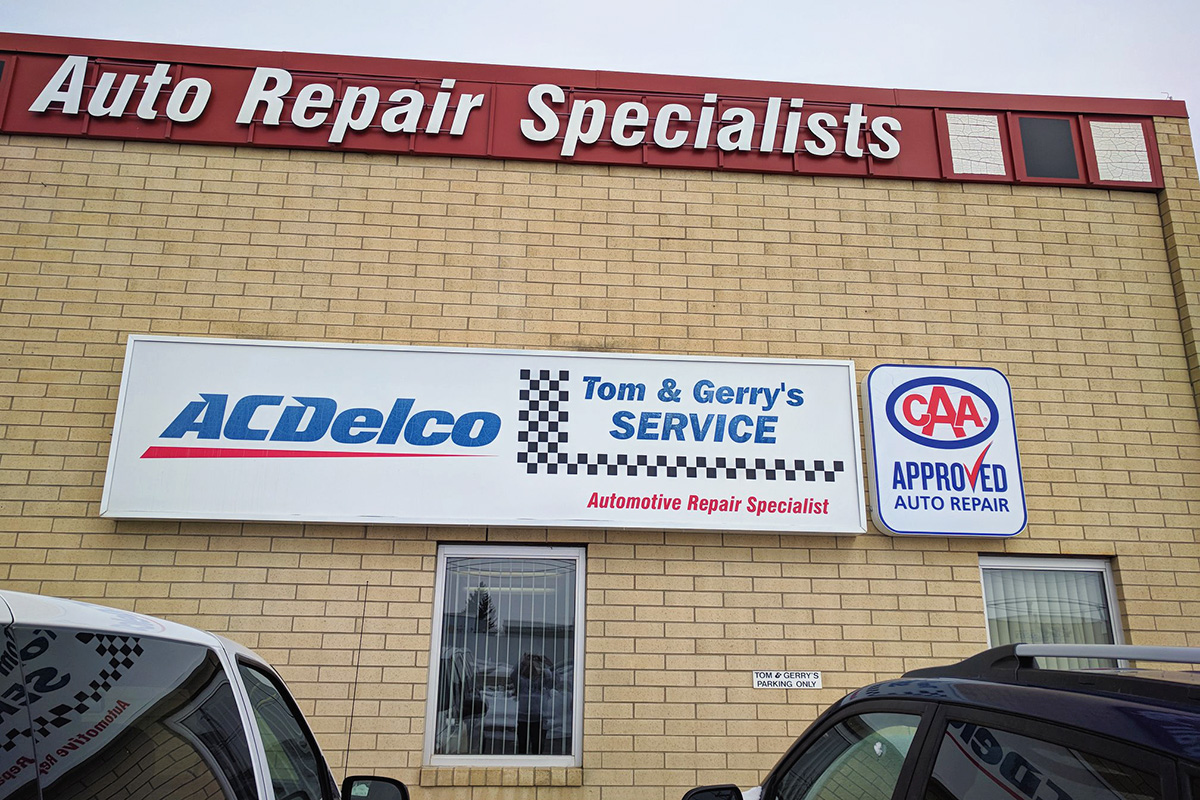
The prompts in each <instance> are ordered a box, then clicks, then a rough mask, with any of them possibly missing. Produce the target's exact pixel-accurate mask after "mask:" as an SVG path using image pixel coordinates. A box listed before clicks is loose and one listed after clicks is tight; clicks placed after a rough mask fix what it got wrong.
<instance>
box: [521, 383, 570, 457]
mask: <svg viewBox="0 0 1200 800" xmlns="http://www.w3.org/2000/svg"><path fill="white" fill-rule="evenodd" d="M570 377H571V374H570V373H569V372H568V371H567V370H565V369H564V370H548V369H542V370H538V371H537V375H536V376H535V375H534V374H533V370H528V369H523V370H521V380H522V381H524V382H525V386H524V388H522V389H521V402H522V403H523V404H524V407H523V408H522V409H521V411H520V414H519V419H520V420H521V421H522V422H524V423H525V429H524V430H522V431H518V432H517V441H518V442H521V443H522V444H523V445H524V446H525V448H524V449H523V450H521V451H518V452H517V463H518V464H524V465H525V471H526V472H528V473H529V474H531V475H533V474H536V473H537V472H538V469H539V467H545V470H546V471H547V472H549V473H551V474H553V473H556V472H558V468H559V465H560V464H561V465H565V464H566V463H567V461H568V456H567V454H566V453H565V452H563V451H562V450H561V446H562V445H565V444H566V443H567V432H566V430H565V429H563V427H562V426H563V425H564V424H565V423H566V422H567V409H566V406H565V404H566V402H567V401H568V400H569V399H570V397H571V393H570V391H569V390H568V389H567V381H568V380H569V379H570Z"/></svg>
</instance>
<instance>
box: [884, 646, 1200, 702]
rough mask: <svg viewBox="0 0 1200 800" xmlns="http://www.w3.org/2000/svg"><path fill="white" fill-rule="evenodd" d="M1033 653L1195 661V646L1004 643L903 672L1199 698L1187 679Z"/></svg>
mask: <svg viewBox="0 0 1200 800" xmlns="http://www.w3.org/2000/svg"><path fill="white" fill-rule="evenodd" d="M1038 658H1104V659H1114V660H1124V661H1154V662H1162V663H1175V664H1200V648H1198V647H1143V646H1140V645H1115V644H1006V645H1001V646H999V647H993V648H991V649H990V650H984V651H983V652H982V653H978V654H977V655H973V656H971V657H969V658H965V659H963V660H962V661H959V662H958V663H957V664H946V665H944V666H940V667H925V668H924V669H914V670H910V671H908V672H906V673H905V674H904V677H906V678H958V679H967V680H982V681H991V682H994V683H1012V684H1021V685H1025V686H1038V687H1043V688H1053V689H1065V690H1068V691H1071V690H1073V691H1093V692H1095V691H1101V692H1107V693H1112V694H1120V695H1133V696H1138V697H1144V698H1157V699H1160V700H1167V701H1172V702H1178V701H1181V700H1183V701H1186V702H1190V703H1194V702H1197V701H1200V685H1196V684H1193V685H1189V684H1187V683H1179V682H1175V681H1171V680H1164V679H1162V678H1161V677H1154V676H1152V675H1148V674H1144V673H1139V671H1138V670H1128V671H1111V672H1104V671H1101V672H1089V671H1083V670H1080V671H1072V670H1059V669H1046V668H1043V667H1039V666H1038V663H1037V659H1038Z"/></svg>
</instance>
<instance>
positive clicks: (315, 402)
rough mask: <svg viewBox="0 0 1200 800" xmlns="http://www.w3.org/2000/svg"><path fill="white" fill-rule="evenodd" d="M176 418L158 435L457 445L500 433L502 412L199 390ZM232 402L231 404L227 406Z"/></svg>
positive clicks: (406, 400) (404, 400)
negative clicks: (348, 404) (352, 404)
mask: <svg viewBox="0 0 1200 800" xmlns="http://www.w3.org/2000/svg"><path fill="white" fill-rule="evenodd" d="M200 397H201V399H200V400H196V401H193V402H191V403H188V404H187V406H185V407H184V409H183V410H182V411H181V412H180V413H179V414H178V416H176V417H175V419H174V420H173V421H172V422H171V424H170V425H168V426H167V428H166V430H164V431H163V432H162V434H160V438H161V439H182V438H184V437H185V436H187V435H188V434H193V435H194V436H195V438H196V439H198V440H220V439H225V440H233V441H238V442H255V441H258V442H265V441H270V442H287V443H296V442H317V441H320V440H322V439H324V438H325V437H326V436H328V437H329V439H332V440H333V441H334V442H337V443H339V444H347V445H364V444H376V445H394V444H396V443H397V442H398V441H399V440H400V439H401V438H403V440H404V442H405V443H406V444H409V445H412V446H415V447H432V446H435V445H439V444H442V443H443V442H446V441H449V442H451V443H453V444H455V445H458V446H459V447H483V446H485V445H488V444H491V443H492V442H493V441H495V439H496V436H497V435H499V433H500V417H499V416H497V415H496V414H493V413H492V412H490V411H470V412H467V413H465V414H462V415H458V416H456V415H454V414H452V413H451V412H449V411H444V410H440V409H422V410H418V411H414V410H413V406H414V405H415V404H416V400H414V399H413V398H410V397H400V398H397V399H396V401H395V402H394V403H393V404H392V407H391V409H390V410H389V411H388V412H387V413H386V414H385V413H384V412H383V411H381V410H379V409H377V408H346V409H341V410H339V409H338V404H337V401H335V400H334V399H333V398H332V397H293V398H291V399H290V402H288V403H286V404H285V403H284V396H283V395H266V394H252V395H247V396H245V397H242V398H239V399H237V400H235V401H233V403H232V404H231V403H230V398H229V395H227V394H216V393H212V394H208V393H203V392H202V393H201V394H200ZM231 405H232V408H231V407H230V406H231Z"/></svg>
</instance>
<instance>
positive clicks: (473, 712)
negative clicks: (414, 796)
mask: <svg viewBox="0 0 1200 800" xmlns="http://www.w3.org/2000/svg"><path fill="white" fill-rule="evenodd" d="M583 565H584V553H583V550H582V549H579V548H548V547H543V548H531V547H530V548H526V547H508V548H496V547H466V546H453V547H452V546H447V547H443V548H442V549H441V550H440V551H439V553H438V567H437V584H436V595H435V601H434V620H435V623H434V628H433V653H432V656H431V658H430V669H429V672H430V676H429V698H430V699H429V706H428V711H427V717H426V762H427V763H430V764H434V765H437V764H497V765H498V764H528V765H535V764H536V765H539V766H576V765H578V764H580V763H582V759H581V749H580V746H579V744H580V731H581V730H582V725H581V720H580V716H581V714H580V710H581V709H582V707H583V697H582V689H583V603H584V595H583V588H584V587H583V580H582V575H583Z"/></svg>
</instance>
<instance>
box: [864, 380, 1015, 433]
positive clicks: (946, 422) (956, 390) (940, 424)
mask: <svg viewBox="0 0 1200 800" xmlns="http://www.w3.org/2000/svg"><path fill="white" fill-rule="evenodd" d="M886 409H887V418H888V422H890V423H891V424H892V427H893V428H895V429H896V431H897V432H899V433H900V435H901V436H903V437H904V438H906V439H908V440H910V441H913V442H916V443H917V444H920V445H925V446H926V447H936V448H939V449H943V450H957V449H959V448H964V447H971V446H973V445H977V444H979V443H980V442H983V441H985V440H986V439H988V438H989V437H990V436H991V435H992V434H993V433H995V432H996V425H997V424H998V423H999V419H998V416H999V415H998V413H997V408H996V403H995V402H994V401H993V400H992V398H990V397H988V395H987V394H985V393H984V392H983V390H981V389H980V388H979V387H977V386H973V385H972V384H970V383H967V382H966V381H961V380H958V379H956V378H939V377H927V378H917V379H915V380H911V381H908V382H907V383H902V384H900V385H899V386H898V387H896V389H895V390H894V391H893V392H892V393H891V394H890V395H888V399H887V404H886Z"/></svg>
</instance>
